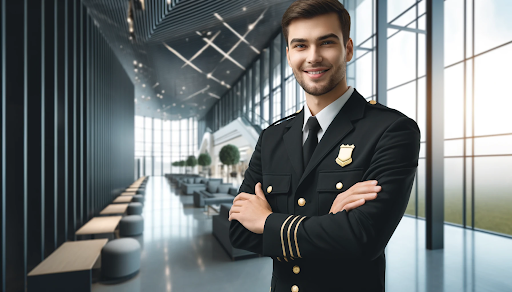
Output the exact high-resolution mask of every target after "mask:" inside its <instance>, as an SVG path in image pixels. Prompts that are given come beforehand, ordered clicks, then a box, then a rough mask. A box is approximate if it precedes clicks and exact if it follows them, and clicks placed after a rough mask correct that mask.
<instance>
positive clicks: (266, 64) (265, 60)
mask: <svg viewBox="0 0 512 292" xmlns="http://www.w3.org/2000/svg"><path fill="white" fill-rule="evenodd" d="M262 54H263V59H262V60H263V72H261V73H262V74H261V76H262V77H261V78H263V96H267V95H268V94H269V92H270V91H269V86H270V85H269V79H268V76H269V74H270V72H269V68H270V64H269V63H270V50H269V49H268V48H265V49H263V52H262Z"/></svg>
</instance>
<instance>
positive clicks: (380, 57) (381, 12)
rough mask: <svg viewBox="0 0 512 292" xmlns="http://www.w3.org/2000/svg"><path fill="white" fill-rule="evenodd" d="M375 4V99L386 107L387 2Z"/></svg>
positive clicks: (380, 0)
mask: <svg viewBox="0 0 512 292" xmlns="http://www.w3.org/2000/svg"><path fill="white" fill-rule="evenodd" d="M376 2H377V65H376V67H377V82H376V83H377V98H376V100H377V101H378V102H379V103H381V104H384V105H386V104H387V102H388V98H387V92H388V78H387V74H388V0H379V1H376Z"/></svg>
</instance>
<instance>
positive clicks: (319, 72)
mask: <svg viewBox="0 0 512 292" xmlns="http://www.w3.org/2000/svg"><path fill="white" fill-rule="evenodd" d="M327 71H329V69H325V70H315V71H313V70H309V71H304V72H305V73H307V74H308V75H309V76H310V77H320V76H322V75H323V74H324V73H325V72H327Z"/></svg>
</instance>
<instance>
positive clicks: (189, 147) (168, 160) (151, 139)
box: [135, 116, 198, 175]
mask: <svg viewBox="0 0 512 292" xmlns="http://www.w3.org/2000/svg"><path fill="white" fill-rule="evenodd" d="M197 136H198V135H197V120H196V119H195V118H188V119H181V120H176V121H169V120H162V119H155V118H148V117H142V116H135V159H139V160H140V173H141V175H164V174H166V173H179V172H186V171H192V169H190V168H188V169H187V168H186V167H175V166H172V163H173V162H175V161H180V160H186V159H187V157H188V156H189V155H196V151H197V149H198V141H197Z"/></svg>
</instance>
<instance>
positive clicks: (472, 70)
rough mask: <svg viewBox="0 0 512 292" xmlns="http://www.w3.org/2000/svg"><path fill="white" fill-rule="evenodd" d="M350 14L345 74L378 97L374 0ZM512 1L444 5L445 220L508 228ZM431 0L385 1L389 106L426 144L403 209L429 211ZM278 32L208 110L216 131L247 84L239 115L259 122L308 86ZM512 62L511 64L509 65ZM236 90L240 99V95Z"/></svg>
mask: <svg viewBox="0 0 512 292" xmlns="http://www.w3.org/2000/svg"><path fill="white" fill-rule="evenodd" d="M341 2H342V3H343V4H344V5H345V7H346V8H347V10H348V11H349V13H350V15H351V21H352V23H351V32H350V37H351V38H352V39H353V42H354V58H353V59H352V60H351V61H350V62H348V63H347V82H348V85H350V86H353V87H354V88H356V89H357V91H358V92H360V93H361V94H362V95H363V96H364V97H365V98H366V99H367V100H370V99H376V84H377V78H378V76H376V58H377V49H376V41H377V40H376V31H377V27H376V25H377V23H376V14H377V1H376V0H345V1H341ZM509 2H510V1H507V0H489V1H483V0H446V1H444V3H445V4H444V5H445V30H444V33H445V58H444V59H445V72H444V74H445V89H444V90H445V96H444V99H445V109H444V112H445V129H444V133H445V160H444V167H445V171H444V173H445V221H446V222H448V223H450V224H457V225H461V226H464V227H469V228H477V229H484V230H486V231H491V232H497V233H501V234H506V235H512V193H511V191H510V190H511V189H512V188H511V187H512V119H511V118H510V114H509V109H510V108H512V98H510V97H509V96H508V95H507V94H506V92H507V90H506V86H507V85H508V79H509V77H508V76H509V74H508V73H507V72H506V71H505V70H506V68H509V67H511V66H512V59H511V58H510V57H509V56H510V54H511V53H512V29H510V28H511V27H512V19H511V18H510V17H509V15H510V13H509V12H512V5H510V3H509ZM425 11H426V1H425V0H423V1H416V0H388V2H387V15H388V19H387V25H388V28H387V31H388V36H387V39H388V41H387V46H388V49H387V51H388V55H387V64H388V66H387V104H386V105H387V106H388V107H390V108H394V109H397V110H399V111H401V112H402V113H404V114H405V115H407V116H408V117H410V118H412V119H414V120H415V121H416V122H417V123H418V126H419V128H420V131H421V133H422V135H421V148H420V159H419V162H418V170H417V175H416V179H415V182H414V185H413V189H412V192H411V198H410V201H409V204H408V207H407V210H406V214H407V215H409V216H414V217H417V218H423V217H425V189H426V186H425V183H426V164H425V147H426V146H425V145H426V137H425V134H424V133H426V32H425V29H426V15H425ZM281 42H283V37H282V34H281V33H280V32H276V35H275V36H273V37H272V38H271V41H270V44H269V46H268V47H267V48H265V49H264V50H262V52H261V55H260V57H259V58H257V59H256V61H255V62H254V63H253V64H251V65H250V66H249V68H250V69H248V70H247V71H246V72H245V73H244V74H243V75H242V76H241V77H240V79H239V80H245V82H239V81H237V82H235V84H239V85H237V87H236V88H235V89H232V90H230V91H229V92H228V93H227V94H225V95H224V96H223V97H222V99H221V100H220V101H219V102H218V103H217V104H216V105H215V106H214V107H213V108H212V110H210V112H209V113H208V114H207V115H206V116H205V118H204V121H205V123H206V125H208V127H210V129H212V130H213V131H216V130H218V129H219V128H221V127H222V126H224V125H226V124H227V123H229V122H230V121H231V119H229V118H223V117H225V116H223V115H222V113H223V112H230V111H231V108H230V107H231V105H230V103H228V102H226V101H227V100H228V99H229V97H232V96H233V95H232V92H235V91H234V90H240V91H241V92H245V93H246V96H245V98H244V102H245V103H244V107H243V108H244V110H243V112H244V114H243V117H245V118H247V120H248V121H250V122H252V123H253V124H255V125H257V126H260V127H261V128H263V129H264V128H265V127H267V126H268V125H269V124H271V123H272V122H274V121H276V120H278V119H280V118H282V117H284V116H287V115H290V114H293V113H294V112H296V111H297V110H298V109H300V108H302V106H303V105H304V102H305V96H304V91H303V90H302V88H301V87H300V86H299V85H298V84H297V82H296V81H295V77H294V75H293V72H292V70H291V68H290V67H289V66H288V64H287V62H286V58H285V57H283V56H286V50H285V49H284V47H285V46H282V44H281ZM509 63H510V65H511V66H508V65H509ZM235 98H239V97H238V96H235Z"/></svg>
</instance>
